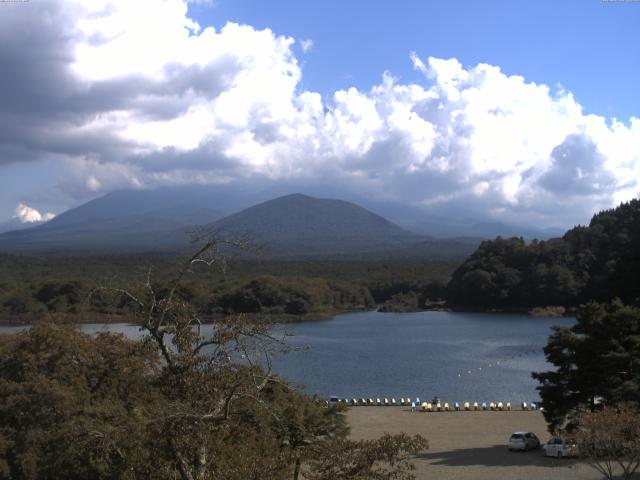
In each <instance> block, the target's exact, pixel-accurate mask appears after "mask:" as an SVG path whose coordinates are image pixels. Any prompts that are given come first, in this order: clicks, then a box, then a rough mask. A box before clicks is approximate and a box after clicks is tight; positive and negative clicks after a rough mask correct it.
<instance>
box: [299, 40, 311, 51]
mask: <svg viewBox="0 0 640 480" xmlns="http://www.w3.org/2000/svg"><path fill="white" fill-rule="evenodd" d="M300 48H302V51H303V52H304V53H307V52H310V51H311V50H312V49H313V40H311V39H310V38H307V39H305V40H300Z"/></svg>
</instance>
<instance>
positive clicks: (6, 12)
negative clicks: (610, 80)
mask: <svg viewBox="0 0 640 480" xmlns="http://www.w3.org/2000/svg"><path fill="white" fill-rule="evenodd" d="M151 18H152V19H153V21H149V19H151ZM295 42H296V41H295V39H293V38H289V37H285V36H279V35H277V34H276V33H274V32H272V31H271V30H268V29H266V30H258V29H255V28H253V27H251V26H249V25H238V24H234V23H228V24H226V25H225V26H224V27H223V28H222V29H220V30H215V29H214V28H213V27H208V26H207V27H204V28H203V27H202V26H200V25H198V24H197V23H196V22H195V21H193V20H192V19H191V18H189V15H188V6H187V3H186V2H185V1H181V0H166V1H163V2H157V1H151V0H138V1H136V2H127V1H109V0H103V1H100V0H95V1H87V2H77V3H75V2H65V3H64V4H62V3H60V2H56V1H48V2H37V4H36V3H35V2H31V3H30V4H21V5H8V6H6V7H4V8H3V15H2V16H1V17H0V64H2V65H3V71H4V72H5V73H4V74H3V75H4V78H3V88H2V89H0V169H1V168H2V165H3V164H8V163H12V162H29V161H34V160H41V159H49V160H53V161H57V162H61V163H62V164H64V165H66V168H67V169H68V175H65V176H64V179H61V183H60V185H58V186H57V188H59V189H61V190H63V191H65V192H66V193H67V194H69V195H74V196H75V197H77V198H86V197H88V196H95V195H96V194H99V193H103V192H107V191H110V190H112V189H114V188H121V187H134V188H142V187H151V186H156V185H170V184H189V183H199V184H216V183H229V182H234V181H237V180H246V179H254V180H255V179H259V180H260V181H262V182H265V183H269V182H278V181H287V182H295V181H300V182H309V181H314V182H320V183H321V182H326V183H327V184H331V185H340V186H342V187H343V188H344V189H346V190H348V191H351V192H354V193H357V194H359V195H367V196H371V197H379V198H381V199H388V200H394V201H401V202H406V203H409V204H412V205H414V206H421V207H422V208H424V209H425V210H434V211H435V210H441V211H448V212H456V211H466V212H470V213H471V214H473V213H474V212H477V213H478V214H480V213H483V214H488V215H490V216H493V217H495V218H500V219H502V220H506V221H513V220H517V221H530V222H531V221H535V222H547V223H548V224H555V225H562V224H566V223H573V222H575V221H576V220H577V219H580V220H584V219H585V218H586V216H587V215H589V214H590V213H592V212H593V211H594V210H597V209H600V208H606V207H610V206H613V205H614V204H616V203H618V202H620V201H623V200H628V199H630V198H633V197H635V196H636V195H637V193H638V189H639V181H640V119H638V118H631V119H629V120H628V121H625V122H622V121H618V120H616V119H607V118H604V117H601V116H597V115H587V114H585V113H584V112H583V111H582V108H581V106H580V104H579V103H578V102H577V100H576V99H574V97H573V95H572V94H571V93H570V92H569V91H566V90H563V89H561V88H555V89H552V88H550V87H548V86H546V85H539V84H535V83H533V82H530V81H527V80H526V79H524V78H522V77H519V76H514V75H506V74H504V73H503V72H502V71H501V70H500V68H499V67H497V66H493V65H488V64H478V65H475V66H463V65H462V64H461V63H460V62H459V61H458V60H457V59H455V58H451V59H438V58H433V57H429V58H421V57H419V56H418V55H416V54H412V55H411V56H410V59H408V61H412V62H413V65H414V67H415V68H416V70H418V71H420V72H422V73H423V74H424V82H421V83H419V84H413V83H411V84H408V83H403V82H402V81H401V80H399V79H397V78H394V77H393V75H392V74H390V73H388V72H385V73H383V74H382V78H381V81H380V83H379V84H378V85H376V86H374V87H373V88H371V89H370V90H368V91H361V90H358V89H356V88H349V89H344V90H338V91H336V92H334V93H333V95H332V96H331V97H329V98H323V97H322V96H321V95H320V94H318V93H317V92H312V91H304V90H301V88H300V84H301V83H300V82H301V78H302V70H301V67H300V65H299V63H298V59H297V58H296V56H295V55H294V53H293V45H294V44H295ZM311 47H312V43H308V41H306V40H302V42H301V48H302V50H303V51H309V50H310V49H311ZM309 54H312V51H311V52H309ZM27 208H28V207H27Z"/></svg>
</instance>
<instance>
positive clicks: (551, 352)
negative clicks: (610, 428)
mask: <svg viewBox="0 0 640 480" xmlns="http://www.w3.org/2000/svg"><path fill="white" fill-rule="evenodd" d="M576 319H577V322H576V324H575V325H574V326H573V327H571V328H565V327H554V332H553V334H552V335H551V337H550V338H549V341H548V343H547V346H546V347H545V349H544V351H545V355H546V357H547V361H548V362H549V363H551V364H552V365H554V366H555V367H556V369H555V370H552V371H548V372H538V373H534V374H533V377H534V378H535V379H537V380H538V381H539V382H540V386H539V387H538V390H539V392H540V397H541V398H542V403H543V405H544V408H545V409H544V415H545V418H546V420H547V422H548V423H549V425H550V430H554V429H555V428H557V427H559V426H563V425H564V424H565V423H567V422H569V423H572V422H573V416H574V415H575V414H576V412H578V411H580V410H582V409H593V408H595V406H596V403H598V402H603V403H604V404H609V405H617V404H619V403H621V402H628V403H630V404H640V309H639V308H636V307H630V306H625V305H623V304H622V303H621V302H620V301H619V300H615V301H613V302H612V303H611V304H609V305H601V304H597V303H593V302H592V303H589V304H587V305H584V306H583V307H581V308H580V310H579V311H578V314H577V317H576Z"/></svg>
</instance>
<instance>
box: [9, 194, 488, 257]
mask: <svg viewBox="0 0 640 480" xmlns="http://www.w3.org/2000/svg"><path fill="white" fill-rule="evenodd" d="M226 193H227V192H226V190H224V189H221V190H220V191H215V190H213V189H211V188H189V189H185V188H167V189H158V190H154V191H126V190H125V191H120V192H113V193H111V194H108V195H105V196H104V197H101V198H99V199H96V200H92V201H90V202H88V203H86V204H84V205H81V206H79V207H77V208H74V209H71V210H69V211H67V212H64V213H62V214H60V215H58V216H57V217H56V218H54V219H53V220H51V221H50V222H47V223H45V224H43V225H39V226H37V227H32V228H29V229H26V230H21V231H11V232H6V233H4V234H0V251H4V252H13V253H27V254H29V253H35V252H38V253H42V252H46V253H63V254H68V253H73V254H82V255H87V254H110V253H176V252H184V251H187V250H188V249H189V248H190V246H189V245H190V243H189V240H190V235H189V233H190V232H191V231H193V230H195V229H200V228H202V229H204V230H205V231H208V232H213V233H215V234H217V235H222V236H224V237H226V238H232V239H237V238H246V239H249V240H251V242H252V243H254V244H256V245H257V246H258V247H260V251H261V255H262V256H263V257H269V258H281V259H284V258H289V259H292V258H298V259H302V258H304V259H327V258H333V259H338V260H353V259H367V260H371V259H373V258H415V257H420V258H430V259H440V260H442V259H444V260H452V259H455V260H459V259H463V258H466V256H468V255H469V254H470V253H471V252H472V251H473V250H474V249H475V248H476V247H477V245H478V243H479V239H478V238H463V239H434V238H430V237H427V236H421V235H418V234H415V233H413V232H410V231H407V230H405V229H403V228H401V227H399V226H398V225H396V224H395V223H393V222H390V221H389V220H387V219H385V218H383V217H381V216H380V215H377V214H375V213H373V212H371V211H369V210H367V209H365V208H363V207H361V206H359V205H356V204H354V203H351V202H347V201H343V200H329V199H319V198H313V197H310V196H307V195H302V194H291V195H285V196H282V197H278V198H275V199H272V200H269V201H266V202H263V203H260V204H258V205H254V206H252V207H249V208H246V209H244V210H240V211H238V212H237V213H234V214H232V215H229V216H227V217H224V218H222V217H223V216H224V214H223V212H225V211H229V210H230V209H232V208H233V207H237V206H238V205H240V204H241V202H242V201H243V200H241V198H244V199H245V200H246V199H247V198H249V197H247V196H244V197H242V196H235V197H234V196H233V195H226ZM237 210H239V209H237Z"/></svg>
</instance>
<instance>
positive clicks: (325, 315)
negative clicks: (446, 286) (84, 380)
mask: <svg viewBox="0 0 640 480" xmlns="http://www.w3.org/2000/svg"><path fill="white" fill-rule="evenodd" d="M381 307H382V305H378V306H376V307H375V308H372V309H348V310H339V309H337V310H325V311H318V312H310V313H307V314H304V315H294V314H287V313H264V314H251V313H234V314H222V313H220V314H212V315H207V316H203V324H204V325H207V324H212V323H214V322H215V321H217V320H219V319H223V318H225V317H229V316H234V315H246V316H247V317H248V318H249V319H255V320H257V321H260V320H266V321H267V322H268V323H273V324H281V325H286V324H292V323H305V322H319V321H323V320H328V319H330V318H333V317H337V316H339V315H344V314H347V313H361V312H372V313H373V312H380V313H398V314H402V313H422V312H452V313H481V314H484V313H486V314H495V315H510V314H511V315H527V316H530V317H534V318H535V317H545V318H548V317H552V318H566V317H571V316H572V315H573V314H574V312H573V310H572V309H567V310H566V311H564V312H563V314H562V315H559V314H554V313H553V312H550V311H548V310H547V308H549V307H545V308H541V309H525V308H522V309H490V310H487V309H480V308H456V307H447V306H442V305H438V306H437V307H435V308H427V309H419V310H408V311H407V310H402V311H395V310H390V309H382V308H381ZM553 308H555V307H553ZM43 320H53V321H62V322H69V323H75V324H80V325H83V324H99V323H103V324H116V323H126V324H129V325H139V324H140V322H137V321H135V318H134V317H132V316H130V315H118V314H100V313H93V312H90V313H55V312H54V313H43V314H33V313H27V314H22V315H15V314H14V315H9V314H7V315H0V326H6V327H12V326H26V325H33V324H34V323H37V322H40V321H43Z"/></svg>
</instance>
